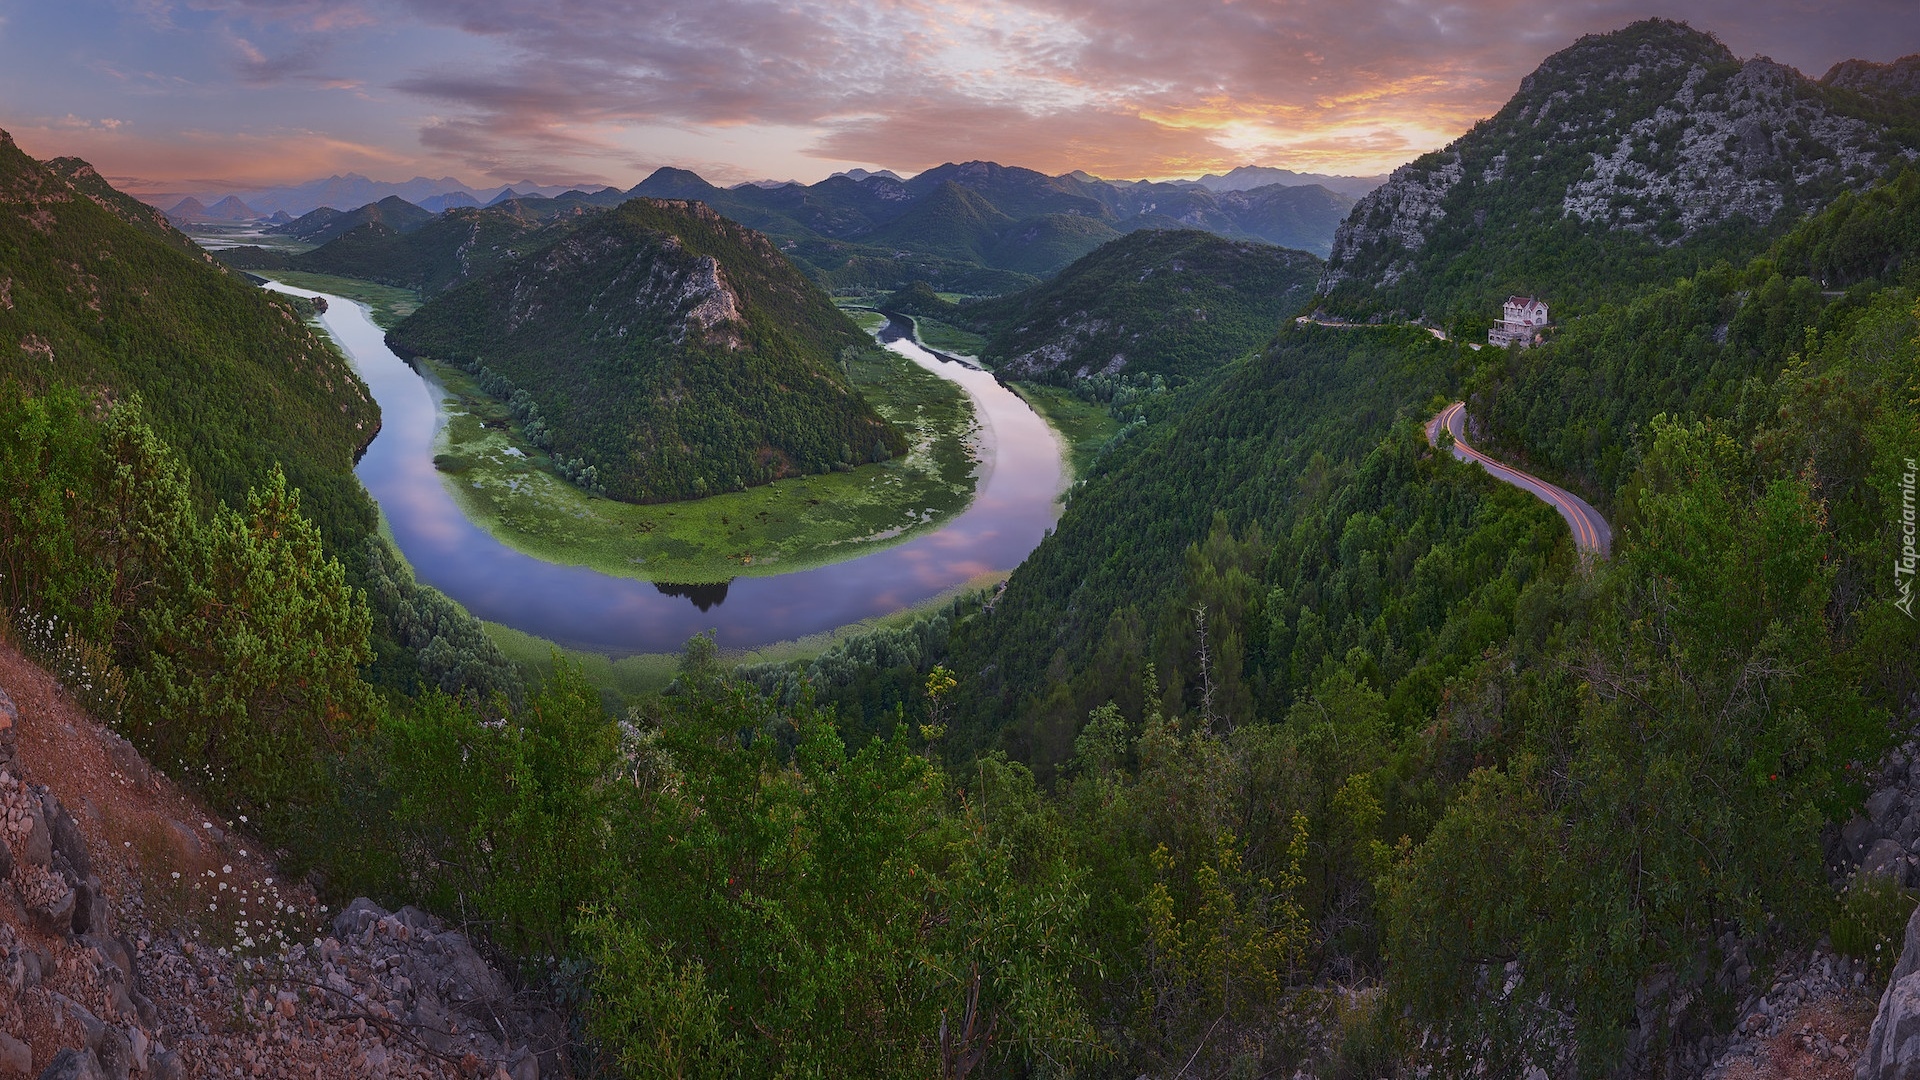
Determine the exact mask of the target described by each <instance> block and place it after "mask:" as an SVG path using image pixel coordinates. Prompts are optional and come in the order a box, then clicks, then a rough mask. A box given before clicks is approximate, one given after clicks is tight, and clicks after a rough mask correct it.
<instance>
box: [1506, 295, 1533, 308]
mask: <svg viewBox="0 0 1920 1080" xmlns="http://www.w3.org/2000/svg"><path fill="white" fill-rule="evenodd" d="M1540 302H1541V301H1539V300H1535V299H1534V298H1533V297H1531V296H1509V297H1507V303H1509V304H1518V305H1519V306H1521V307H1527V306H1528V305H1530V304H1538V303H1540Z"/></svg>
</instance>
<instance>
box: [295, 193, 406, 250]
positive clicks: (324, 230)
mask: <svg viewBox="0 0 1920 1080" xmlns="http://www.w3.org/2000/svg"><path fill="white" fill-rule="evenodd" d="M433 217H434V215H433V213H432V212H431V211H428V210H423V209H421V208H420V207H418V206H415V205H413V204H412V203H410V202H408V201H406V200H405V199H402V198H401V197H399V196H398V195H389V196H387V197H386V198H384V199H381V200H380V201H379V202H377V203H368V204H367V205H365V206H362V207H360V208H359V209H358V210H349V211H344V212H343V211H340V210H335V209H333V208H331V207H325V206H323V207H321V208H320V209H318V210H313V211H309V212H308V213H305V214H302V215H301V216H300V217H298V218H295V219H294V220H292V221H289V222H287V223H286V224H284V225H275V226H273V227H272V228H269V229H268V230H267V231H268V232H272V233H280V234H282V235H285V236H291V237H293V238H295V239H297V240H305V241H307V242H308V243H313V244H324V243H326V242H327V241H329V240H332V239H334V238H335V237H338V236H344V235H346V234H347V233H349V232H352V231H353V230H354V229H358V228H361V227H362V226H366V225H376V224H377V225H380V226H383V227H385V228H388V229H391V230H393V231H394V232H396V233H404V232H411V231H413V230H414V229H417V228H419V227H420V226H422V225H425V224H426V223H427V222H429V221H432V220H433Z"/></svg>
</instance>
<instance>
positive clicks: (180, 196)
mask: <svg viewBox="0 0 1920 1080" xmlns="http://www.w3.org/2000/svg"><path fill="white" fill-rule="evenodd" d="M571 190H573V189H572V187H571V186H568V185H556V184H536V183H534V182H533V181H531V180H523V181H521V182H519V183H517V184H504V185H501V186H498V187H471V186H469V185H467V184H465V183H463V182H461V181H460V180H456V179H454V178H453V177H451V176H443V177H441V178H440V179H438V180H430V179H428V178H427V177H424V176H416V177H414V178H413V179H411V180H408V181H406V182H405V183H391V182H389V181H385V180H370V179H368V178H367V177H364V176H361V175H360V174H359V173H348V174H347V175H345V176H329V177H327V178H325V179H323V180H309V181H307V182H306V183H304V184H293V185H289V186H284V187H266V188H240V189H232V188H229V189H226V190H218V189H216V190H209V191H184V192H181V191H175V192H161V193H146V194H141V195H139V196H138V197H139V198H140V199H141V200H142V201H144V202H146V203H148V204H150V205H152V206H157V207H160V208H161V209H163V210H166V211H167V213H168V214H170V215H173V216H174V217H175V218H176V220H183V221H217V220H234V221H251V220H257V219H260V218H265V217H270V216H272V215H273V214H274V213H275V212H281V213H285V214H287V215H288V216H290V217H299V216H300V215H302V214H306V213H309V212H311V211H314V210H318V209H320V208H321V207H323V206H324V207H331V208H332V209H335V210H349V209H352V208H354V207H357V206H365V205H367V204H368V203H377V202H379V201H380V200H382V199H387V198H395V197H398V198H401V199H405V200H406V201H408V202H410V203H412V204H414V205H415V206H418V207H422V208H423V209H427V210H431V211H433V212H435V213H438V212H440V211H441V210H449V209H452V208H453V207H456V206H485V205H487V204H489V203H493V202H497V201H499V200H501V199H505V198H518V197H521V196H528V195H536V196H540V197H542V198H552V197H554V196H556V195H562V194H565V193H566V192H568V191H571ZM229 199H233V200H236V201H237V202H239V203H240V205H241V206H244V207H245V208H246V209H247V210H248V211H249V213H247V214H245V215H243V216H240V217H236V218H219V217H206V216H201V217H184V216H182V215H180V214H178V213H176V210H177V209H178V208H180V207H181V206H185V207H187V209H188V211H190V212H198V213H200V214H203V215H204V214H206V213H208V212H209V208H208V205H207V204H212V205H214V206H220V205H224V204H225V203H226V202H227V200H229ZM196 208H197V211H196Z"/></svg>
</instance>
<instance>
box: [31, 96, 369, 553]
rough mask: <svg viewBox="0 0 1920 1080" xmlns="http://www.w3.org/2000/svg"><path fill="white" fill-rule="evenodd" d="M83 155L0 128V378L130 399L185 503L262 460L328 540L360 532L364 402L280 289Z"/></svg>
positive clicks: (213, 493) (247, 478)
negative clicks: (30, 150)
mask: <svg viewBox="0 0 1920 1080" xmlns="http://www.w3.org/2000/svg"><path fill="white" fill-rule="evenodd" d="M111 191H112V189H111V188H108V187H107V186H106V185H105V183H104V182H102V181H100V179H99V177H98V175H97V174H96V173H94V172H93V170H92V169H90V168H88V167H87V166H86V164H85V163H84V162H79V161H75V160H74V159H61V160H60V161H59V162H57V163H52V164H44V165H43V164H42V163H40V162H37V161H35V160H33V159H32V158H30V157H28V156H27V155H25V154H23V153H21V151H20V150H19V148H18V147H16V146H15V145H14V143H13V140H12V138H11V137H10V136H6V135H4V134H3V133H0V203H4V205H5V208H6V211H7V212H6V213H4V214H0V382H11V383H13V384H16V385H17V386H18V387H20V388H21V389H24V390H27V391H30V392H40V391H44V390H46V389H49V388H51V387H54V386H69V387H74V388H77V389H80V390H83V391H85V392H86V393H88V394H90V395H95V396H97V398H98V399H99V401H100V402H101V405H102V407H105V405H106V404H107V403H110V402H115V401H127V400H132V399H136V398H137V399H138V400H139V401H140V402H141V412H142V415H143V416H144V417H145V418H146V422H147V423H149V424H151V425H152V427H153V430H154V431H155V433H156V434H157V435H158V436H160V437H161V438H162V439H164V440H166V441H167V442H168V443H170V444H172V445H173V446H175V447H178V448H179V450H180V452H181V454H182V455H183V457H184V459H185V463H186V464H187V465H188V467H189V468H190V469H191V471H192V475H193V478H194V485H195V494H196V501H197V503H198V505H199V506H200V507H201V508H202V509H203V510H205V509H209V508H211V507H212V506H214V505H216V504H218V503H223V502H224V503H226V504H227V505H230V506H243V505H245V503H246V498H247V492H248V490H249V489H250V488H252V487H253V486H254V485H255V484H257V483H259V482H260V480H261V479H262V478H263V477H264V476H266V475H267V473H268V472H269V471H270V470H271V469H272V468H273V467H274V466H275V465H276V464H277V465H278V466H279V467H280V468H281V469H283V470H284V471H285V473H286V476H287V479H288V482H289V483H290V484H292V485H293V486H295V487H297V488H299V489H300V490H301V491H302V493H303V494H304V498H305V506H306V508H307V513H308V514H310V515H311V516H312V517H313V518H314V519H315V520H316V521H317V522H318V524H319V525H320V528H321V531H322V533H323V534H324V535H325V536H326V538H327V542H328V546H329V548H330V549H331V550H333V551H335V552H344V551H347V550H350V549H353V548H356V547H357V546H358V544H359V542H360V540H361V539H362V538H363V537H365V536H366V535H368V534H369V533H370V532H371V531H372V529H373V520H374V519H373V506H372V504H371V503H370V502H369V501H368V499H367V497H366V495H365V493H364V492H362V491H361V490H360V485H359V482H358V481H356V480H355V479H354V478H353V475H352V468H353V461H354V459H355V457H356V456H357V455H358V454H359V452H360V450H361V448H363V447H364V446H366V444H367V443H368V442H370V441H371V440H372V439H373V436H374V433H375V432H376V431H378V430H379V425H380V417H379V410H378V408H377V407H376V406H375V405H374V403H373V400H372V398H371V397H370V396H369V395H368V393H367V389H366V387H365V386H364V385H363V384H362V383H361V382H360V379H359V376H357V375H355V374H354V372H353V369H352V367H351V366H349V365H348V363H347V362H346V360H345V358H343V357H342V356H341V355H340V354H339V352H338V351H337V350H335V349H334V348H333V346H332V343H331V342H328V341H326V340H325V339H324V338H323V337H322V336H321V335H320V334H319V333H318V332H317V331H316V330H315V329H314V328H313V327H312V326H309V325H308V324H307V322H306V321H305V319H303V318H302V317H301V316H300V315H299V314H297V313H296V311H295V309H294V307H293V305H292V304H291V303H289V302H288V301H286V300H283V299H281V298H278V297H275V296H271V295H269V294H266V293H263V292H261V291H260V290H259V289H257V288H255V287H253V286H252V285H250V284H248V283H247V282H246V281H245V280H244V279H242V278H241V277H239V276H238V275H236V274H230V273H227V272H225V271H224V270H222V269H221V268H220V267H219V266H217V265H214V264H213V263H212V260H211V259H209V258H207V256H206V255H205V254H204V253H201V252H199V251H198V249H195V248H193V247H192V245H191V243H190V242H187V241H186V240H185V238H184V237H181V236H180V235H179V234H177V233H174V232H172V230H171V228H170V227H168V226H166V225H165V224H164V222H163V220H160V219H157V218H156V217H155V216H154V215H153V214H151V213H147V212H144V211H142V210H141V209H140V208H139V204H137V203H135V202H133V200H131V199H129V198H127V197H126V196H124V195H119V193H117V192H113V193H112V194H108V193H109V192H111Z"/></svg>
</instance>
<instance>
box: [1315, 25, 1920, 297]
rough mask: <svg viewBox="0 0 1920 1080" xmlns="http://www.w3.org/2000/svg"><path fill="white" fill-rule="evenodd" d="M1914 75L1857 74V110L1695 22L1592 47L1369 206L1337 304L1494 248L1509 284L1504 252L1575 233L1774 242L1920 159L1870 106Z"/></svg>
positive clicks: (1419, 164)
mask: <svg viewBox="0 0 1920 1080" xmlns="http://www.w3.org/2000/svg"><path fill="white" fill-rule="evenodd" d="M1905 64H1906V62H1905V61H1902V62H1900V64H1895V65H1854V66H1848V65H1842V66H1841V68H1837V69H1836V70H1835V74H1834V75H1831V76H1829V78H1830V80H1833V81H1834V82H1835V84H1836V85H1838V84H1845V85H1847V86H1850V87H1854V88H1856V89H1859V90H1860V93H1856V94H1853V95H1845V94H1837V93H1834V92H1831V91H1829V90H1828V89H1827V88H1826V87H1823V86H1822V85H1821V84H1818V83H1815V82H1813V81H1811V80H1809V79H1807V78H1806V77H1805V76H1803V75H1801V74H1800V73H1799V72H1797V71H1794V70H1793V69H1792V68H1789V67H1785V66H1783V65H1781V64H1776V63H1774V62H1773V61H1771V60H1767V59H1765V58H1759V59H1753V60H1748V61H1745V62H1742V61H1740V60H1738V59H1737V58H1735V57H1734V55H1733V54H1732V53H1731V52H1729V51H1728V50H1727V48H1726V47H1725V46H1724V45H1722V44H1720V42H1719V41H1717V40H1715V39H1714V38H1713V37H1711V36H1710V35H1707V34H1704V33H1701V32H1699V31H1696V30H1693V29H1691V28H1689V27H1687V26H1685V25H1683V24H1679V23H1671V22H1665V21H1661V20H1650V21H1648V22H1643V23H1636V24H1634V25H1633V26H1631V27H1628V28H1626V29H1625V30H1621V31H1619V32H1617V33H1613V34H1606V35H1596V36H1590V37H1586V38H1582V39H1581V40H1580V41H1579V42H1577V43H1576V44H1574V45H1573V46H1572V47H1570V48H1568V49H1565V50H1563V51H1561V52H1559V53H1556V54H1554V55H1553V56H1551V57H1548V58H1547V60H1546V61H1545V62H1544V63H1542V64H1541V65H1540V67H1539V68H1538V69H1537V70H1536V71H1534V73H1533V74H1531V75H1529V76H1528V77H1527V78H1526V79H1525V80H1523V81H1522V83H1521V85H1520V90H1519V92H1518V93H1516V94H1515V95H1514V97H1513V99H1512V100H1510V101H1509V102H1508V103H1507V105H1506V106H1505V107H1504V108H1502V109H1501V110H1500V112H1499V113H1498V114H1496V115H1495V116H1493V117H1492V118H1490V119H1488V120H1485V121H1482V122H1481V123H1480V124H1478V125H1476V126H1475V127H1474V129H1473V130H1472V131H1470V132H1469V133H1467V134H1466V135H1464V136H1462V137H1461V138H1460V139H1458V140H1456V141H1455V142H1454V143H1452V144H1451V145H1449V146H1447V147H1446V148H1445V149H1443V150H1440V151H1437V152H1435V153H1432V154H1428V155H1425V156H1424V157H1421V158H1420V159H1418V160H1416V161H1414V162H1412V163H1410V164H1408V165H1405V166H1403V167H1401V168H1400V169H1398V170H1397V171H1395V172H1394V174H1393V176H1392V178H1391V179H1389V180H1388V182H1387V183H1386V184H1385V185H1383V186H1381V187H1380V188H1378V189H1376V190H1375V191H1373V192H1372V193H1370V194H1368V195H1367V196H1366V197H1364V198H1363V199H1361V200H1360V202H1359V203H1358V204H1357V205H1356V206H1355V207H1354V209H1353V212H1352V213H1351V214H1350V215H1349V216H1348V217H1347V220H1346V221H1345V222H1344V223H1343V224H1342V225H1341V226H1340V229H1339V231H1338V233H1337V234H1336V235H1335V238H1334V242H1333V251H1332V254H1331V256H1330V258H1329V259H1328V264H1327V271H1326V274H1325V275H1324V276H1323V278H1322V280H1321V284H1320V291H1321V292H1322V293H1323V294H1329V295H1332V294H1336V293H1339V292H1341V291H1342V290H1344V291H1345V293H1346V295H1348V296H1349V297H1351V296H1353V295H1355V294H1356V293H1365V292H1367V291H1370V290H1383V289H1392V288H1393V287H1394V286H1396V285H1399V284H1400V283H1402V282H1403V281H1407V280H1409V279H1410V278H1421V277H1433V276H1437V275H1439V274H1442V273H1444V272H1445V270H1446V269H1447V268H1448V265H1449V263H1450V262H1451V260H1452V259H1453V258H1455V257H1458V256H1460V255H1462V254H1474V249H1475V248H1489V249H1494V251H1495V252H1496V254H1494V255H1484V254H1483V255H1478V256H1477V259H1478V261H1480V262H1481V263H1483V264H1485V265H1488V266H1489V267H1491V268H1493V269H1495V270H1496V272H1497V271H1498V270H1500V269H1503V267H1502V266H1501V265H1500V260H1499V258H1498V257H1497V251H1498V250H1499V249H1502V248H1506V249H1515V250H1518V249H1520V248H1522V247H1524V246H1525V244H1526V243H1527V242H1528V240H1527V237H1526V236H1525V235H1523V234H1528V233H1532V234H1539V233H1541V232H1546V231H1551V230H1554V229H1557V228H1563V227H1567V226H1571V227H1573V229H1574V230H1576V231H1578V232H1583V233H1587V234H1606V233H1620V234H1630V235H1631V236H1634V237H1638V238H1642V239H1644V240H1646V241H1648V242H1650V244H1651V245H1653V246H1654V247H1656V248H1671V247H1673V246H1675V245H1679V244H1682V243H1684V242H1686V241H1688V240H1690V239H1692V238H1695V237H1697V236H1700V235H1701V234H1703V233H1705V232H1708V231H1710V230H1714V229H1715V228H1716V227H1723V226H1724V227H1746V228H1750V229H1754V230H1764V229H1767V228H1769V227H1772V226H1774V225H1776V224H1777V223H1781V222H1783V221H1784V220H1787V219H1790V218H1792V217H1797V216H1798V215H1800V214H1802V213H1805V212H1806V211H1808V210H1810V209H1813V208H1816V207H1818V206H1820V205H1824V203H1825V202H1827V201H1828V200H1830V199H1831V198H1833V197H1834V196H1835V195H1837V194H1838V193H1839V192H1840V191H1842V190H1846V189H1855V190H1858V189H1860V188H1864V187H1866V186H1868V185H1869V184H1871V183H1872V182H1873V181H1874V180H1876V179H1877V178H1879V177H1880V176H1882V175H1884V174H1885V173H1886V172H1887V171H1888V170H1889V169H1891V168H1893V167H1896V166H1898V165H1899V164H1901V163H1903V162H1910V161H1913V160H1916V158H1920V154H1917V153H1916V148H1915V147H1914V146H1913V145H1911V144H1910V140H1908V139H1907V137H1906V136H1904V135H1902V134H1900V133H1899V132H1897V131H1895V130H1893V129H1890V128H1889V127H1888V126H1887V124H1886V123H1885V121H1884V119H1883V118H1882V116H1881V115H1880V113H1879V112H1878V111H1877V110H1876V108H1869V107H1866V104H1863V103H1869V102H1868V98H1869V97H1872V98H1873V100H1874V101H1883V100H1884V98H1885V95H1887V94H1889V93H1893V92H1895V91H1896V90H1897V89H1898V88H1899V87H1901V86H1904V85H1905V81H1903V80H1906V81H1910V80H1909V78H1908V77H1909V76H1910V75H1911V72H1910V71H1908V69H1907V67H1903V66H1902V65H1905ZM1896 69H1897V70H1896ZM1868 91H1870V92H1871V93H1870V94H1868ZM1521 276H1523V277H1524V270H1523V271H1522V274H1521ZM1414 299H1415V301H1416V303H1419V306H1422V307H1426V308H1428V309H1429V310H1430V311H1431V307H1432V306H1433V305H1432V304H1431V303H1421V301H1423V300H1427V299H1429V298H1425V297H1415V298H1414ZM1410 306H1411V305H1410ZM1436 314H1437V313H1436Z"/></svg>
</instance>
